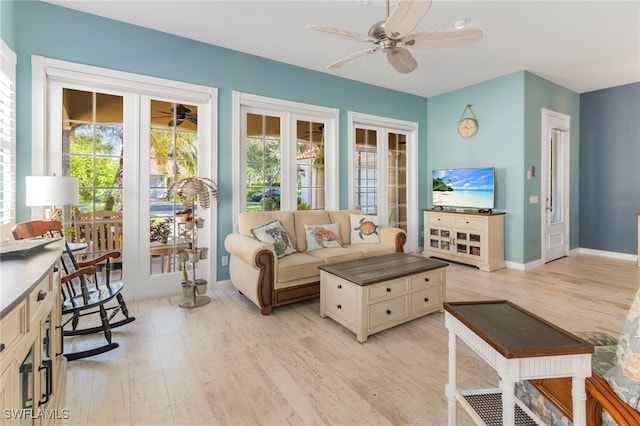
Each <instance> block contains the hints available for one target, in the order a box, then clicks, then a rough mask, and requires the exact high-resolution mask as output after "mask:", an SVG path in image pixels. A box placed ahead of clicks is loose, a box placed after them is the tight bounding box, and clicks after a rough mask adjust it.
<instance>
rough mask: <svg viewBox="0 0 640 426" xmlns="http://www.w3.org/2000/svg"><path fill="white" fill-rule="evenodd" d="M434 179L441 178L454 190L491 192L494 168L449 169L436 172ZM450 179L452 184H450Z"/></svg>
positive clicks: (434, 172)
mask: <svg viewBox="0 0 640 426" xmlns="http://www.w3.org/2000/svg"><path fill="white" fill-rule="evenodd" d="M433 177H434V178H437V177H439V178H441V179H442V181H443V182H444V183H446V184H447V185H449V186H451V187H452V188H453V189H466V190H485V191H486V190H489V189H493V178H494V169H493V167H484V168H473V169H447V170H434V171H433ZM449 179H451V182H450V183H449V182H448V181H449Z"/></svg>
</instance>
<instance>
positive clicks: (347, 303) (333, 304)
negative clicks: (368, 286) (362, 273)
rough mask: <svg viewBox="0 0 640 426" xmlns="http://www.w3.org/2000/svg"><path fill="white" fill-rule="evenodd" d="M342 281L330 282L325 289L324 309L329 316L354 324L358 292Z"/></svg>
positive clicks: (352, 286)
mask: <svg viewBox="0 0 640 426" xmlns="http://www.w3.org/2000/svg"><path fill="white" fill-rule="evenodd" d="M341 281H342V280H340V279H337V280H330V282H328V283H327V288H326V289H325V293H324V295H325V297H326V301H325V302H324V309H325V310H326V311H327V312H328V313H329V314H331V315H335V316H338V317H340V318H342V319H344V320H346V321H348V322H349V323H352V324H354V323H355V322H356V319H357V315H356V307H357V300H358V290H357V288H356V287H355V286H354V285H352V284H350V283H343V282H341Z"/></svg>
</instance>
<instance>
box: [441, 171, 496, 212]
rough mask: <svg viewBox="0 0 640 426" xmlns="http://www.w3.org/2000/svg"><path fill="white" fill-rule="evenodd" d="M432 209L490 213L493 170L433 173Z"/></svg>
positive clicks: (493, 179)
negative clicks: (467, 209)
mask: <svg viewBox="0 0 640 426" xmlns="http://www.w3.org/2000/svg"><path fill="white" fill-rule="evenodd" d="M431 201H432V205H433V207H452V208H469V209H478V210H481V211H490V210H492V209H493V208H494V207H495V205H494V204H495V168H494V167H477V168H468V169H441V170H434V171H433V190H432V199H431Z"/></svg>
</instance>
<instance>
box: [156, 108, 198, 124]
mask: <svg viewBox="0 0 640 426" xmlns="http://www.w3.org/2000/svg"><path fill="white" fill-rule="evenodd" d="M158 112H159V113H162V114H166V117H174V116H175V122H174V119H173V118H171V119H170V120H169V123H168V124H167V125H168V126H169V127H173V126H179V125H181V124H182V123H183V122H184V120H187V121H190V122H191V123H193V124H198V115H197V114H194V113H192V112H191V110H190V109H189V108H187V107H186V106H184V105H182V104H178V105H177V106H176V107H172V108H171V112H169V111H158ZM174 114H175V115H174ZM153 118H162V117H153Z"/></svg>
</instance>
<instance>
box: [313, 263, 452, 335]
mask: <svg viewBox="0 0 640 426" xmlns="http://www.w3.org/2000/svg"><path fill="white" fill-rule="evenodd" d="M448 265H449V264H448V263H446V262H441V261H438V260H433V259H427V258H425V257H422V256H414V255H410V254H405V253H393V254H389V255H385V256H378V257H371V258H367V259H362V260H354V261H350V262H344V263H338V264H335V265H324V266H320V267H319V269H320V316H321V317H323V318H324V317H330V318H332V319H334V320H335V321H337V322H338V323H340V324H342V325H343V326H345V327H346V328H348V329H349V330H351V331H353V332H354V333H356V338H357V339H358V341H359V342H365V341H366V340H367V337H368V336H370V335H372V334H374V333H377V332H379V331H382V330H386V329H388V328H390V327H393V326H396V325H398V324H402V323H405V322H407V321H411V320H413V319H415V318H418V317H421V316H424V315H427V314H430V313H432V312H435V311H442V304H443V303H444V300H445V294H446V272H445V271H446V269H445V267H446V266H448Z"/></svg>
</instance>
